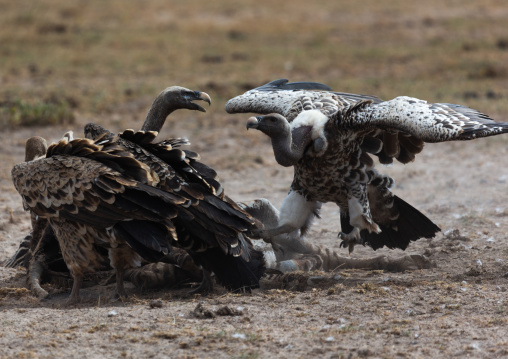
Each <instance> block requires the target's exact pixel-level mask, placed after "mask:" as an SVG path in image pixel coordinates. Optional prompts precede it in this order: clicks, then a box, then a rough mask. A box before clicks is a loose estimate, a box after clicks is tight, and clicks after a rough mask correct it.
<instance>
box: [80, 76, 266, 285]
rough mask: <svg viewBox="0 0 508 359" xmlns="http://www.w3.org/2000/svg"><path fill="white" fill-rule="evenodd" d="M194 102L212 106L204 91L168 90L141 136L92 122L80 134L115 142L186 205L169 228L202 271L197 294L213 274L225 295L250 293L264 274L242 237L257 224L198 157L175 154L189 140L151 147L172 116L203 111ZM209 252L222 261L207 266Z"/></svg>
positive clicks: (186, 152)
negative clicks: (210, 273)
mask: <svg viewBox="0 0 508 359" xmlns="http://www.w3.org/2000/svg"><path fill="white" fill-rule="evenodd" d="M196 100H202V101H206V102H208V103H211V100H210V97H209V96H208V95H207V94H206V93H204V92H200V91H192V90H189V89H186V88H184V87H180V86H172V87H168V88H166V89H165V90H164V91H162V92H161V93H160V94H159V95H158V96H157V98H156V99H155V100H154V102H153V104H152V106H151V107H150V109H149V111H148V113H147V116H146V119H145V122H144V124H143V126H142V130H141V131H138V132H135V131H133V130H125V131H123V132H122V133H120V134H118V135H114V134H112V133H111V132H109V131H108V130H106V129H104V128H103V127H102V126H100V125H97V124H92V123H91V124H88V125H86V126H85V135H86V137H88V138H92V139H96V138H98V137H99V136H106V137H108V138H111V139H115V141H116V143H117V144H118V145H119V146H121V147H122V148H124V149H125V151H127V152H129V153H131V154H132V155H133V156H134V158H136V159H137V160H138V161H140V162H142V163H143V164H145V165H147V166H148V167H149V168H150V169H151V170H152V171H154V172H155V173H156V174H157V176H158V178H159V183H158V184H157V188H160V189H162V190H165V191H169V192H174V193H178V195H180V196H182V197H184V198H186V199H188V200H189V201H190V203H191V205H190V206H189V207H187V208H185V209H183V208H181V209H180V212H179V215H178V216H177V217H176V218H174V220H173V223H174V224H175V228H176V231H177V233H178V238H179V247H180V248H184V249H185V250H187V251H188V253H189V254H190V255H191V257H192V258H193V259H194V261H195V262H196V263H197V264H199V265H202V266H203V270H204V273H203V282H202V283H201V285H200V286H199V287H198V288H197V289H196V291H207V290H210V289H211V281H210V278H209V273H208V272H209V271H210V270H211V271H213V272H214V273H215V274H216V278H217V280H218V282H219V283H220V284H222V285H224V286H225V287H226V288H228V289H230V290H240V289H249V288H254V287H257V286H258V283H259V278H260V277H261V275H262V274H263V271H264V262H263V258H262V253H260V252H259V251H256V250H254V248H253V246H252V243H251V242H250V240H249V239H248V238H247V237H246V233H248V232H251V231H252V230H254V229H255V228H256V226H255V225H256V223H257V222H256V221H255V220H254V219H253V218H252V217H251V216H250V215H249V214H248V213H247V212H245V211H243V210H242V209H241V208H240V207H239V206H238V205H237V204H236V203H235V202H234V201H233V200H231V199H230V198H229V197H227V196H226V195H225V194H224V190H223V188H222V185H221V184H220V182H219V178H218V176H217V173H216V172H215V171H214V170H213V169H212V168H210V167H208V166H207V165H205V164H203V163H202V162H200V161H199V159H200V158H199V155H198V154H197V153H195V152H193V151H189V150H183V149H180V147H181V146H182V145H188V144H190V143H189V141H188V140H186V139H183V138H172V139H167V140H164V141H161V142H159V143H155V142H154V140H155V137H156V136H157V132H158V131H160V130H161V128H162V126H163V125H164V123H165V121H166V118H167V116H168V115H169V114H171V113H172V112H173V111H176V110H178V109H189V110H198V111H202V112H205V109H203V108H202V107H201V106H199V105H197V104H196V103H194V102H193V101H196ZM211 252H216V255H217V256H223V261H222V262H221V261H217V260H214V261H212V262H210V258H211V256H210V253H211ZM179 258H183V257H181V256H180V257H179ZM177 264H179V263H177Z"/></svg>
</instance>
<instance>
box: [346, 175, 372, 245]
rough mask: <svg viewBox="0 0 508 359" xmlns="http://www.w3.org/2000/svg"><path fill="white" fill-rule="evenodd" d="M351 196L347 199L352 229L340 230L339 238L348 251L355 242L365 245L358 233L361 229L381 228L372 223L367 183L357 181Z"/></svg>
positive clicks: (370, 230)
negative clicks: (345, 231)
mask: <svg viewBox="0 0 508 359" xmlns="http://www.w3.org/2000/svg"><path fill="white" fill-rule="evenodd" d="M351 194H352V196H351V198H349V199H348V211H349V213H348V214H349V224H350V225H351V226H352V227H353V229H352V230H351V231H350V232H348V233H344V232H340V233H339V238H341V239H342V242H341V243H340V246H341V247H344V248H345V247H346V246H347V247H349V253H351V252H352V251H353V250H354V246H355V245H357V244H361V245H365V243H364V240H363V239H362V237H361V235H360V231H361V230H362V229H366V230H368V231H369V232H374V233H380V232H381V229H380V228H379V226H378V225H377V224H376V223H374V220H373V219H372V215H371V213H370V206H369V198H368V196H367V185H365V184H362V183H357V184H356V185H354V186H353V188H352V191H351ZM341 217H342V216H341Z"/></svg>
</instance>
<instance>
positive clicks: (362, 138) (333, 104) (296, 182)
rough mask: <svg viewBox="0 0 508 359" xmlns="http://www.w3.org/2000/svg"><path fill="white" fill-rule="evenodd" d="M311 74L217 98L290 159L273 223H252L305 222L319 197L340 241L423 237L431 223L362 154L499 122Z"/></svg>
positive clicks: (265, 233) (411, 154)
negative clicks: (332, 86) (383, 96)
mask: <svg viewBox="0 0 508 359" xmlns="http://www.w3.org/2000/svg"><path fill="white" fill-rule="evenodd" d="M323 88H326V86H325V85H321V86H320V85H319V84H315V83H309V84H307V85H305V83H296V84H287V80H285V79H281V80H276V81H273V82H270V83H268V84H266V85H263V86H261V87H259V88H256V89H253V90H250V91H247V92H245V93H244V94H242V95H239V96H237V97H234V98H232V99H231V100H229V101H228V102H227V103H226V106H225V109H226V111H227V112H229V113H246V112H253V113H257V114H262V115H264V116H258V117H251V118H249V120H248V121H247V129H249V128H255V129H257V130H260V131H262V132H264V133H265V134H266V135H268V136H270V138H271V140H272V146H273V150H274V154H275V158H276V160H277V162H278V163H279V164H281V165H282V166H294V170H295V173H294V179H293V183H292V184H291V188H290V192H289V195H288V196H287V197H286V199H285V200H284V202H283V204H282V208H281V211H280V218H279V224H278V226H277V227H276V228H274V229H269V230H258V231H257V235H259V236H260V237H263V238H270V237H273V236H276V235H278V234H281V233H288V232H291V231H294V230H298V229H305V228H306V227H307V226H308V223H309V219H311V218H312V217H313V216H314V214H315V213H316V212H317V210H318V209H319V204H320V202H334V203H336V204H337V205H338V206H339V207H340V209H341V214H340V217H341V227H342V232H341V233H340V234H339V236H340V237H341V239H342V240H343V242H342V243H341V244H342V245H343V246H348V247H349V250H350V251H352V250H353V248H354V245H355V244H364V245H365V244H368V245H370V246H371V247H372V248H374V249H377V248H380V247H383V246H387V247H389V248H401V249H405V248H406V247H407V246H408V244H409V243H410V241H414V240H417V239H419V238H422V237H425V238H431V237H434V236H435V234H436V233H437V232H438V231H439V228H438V227H437V226H436V225H435V224H434V223H432V221H430V220H429V219H428V218H427V217H425V216H424V215H423V214H422V213H420V212H419V211H418V210H416V209H415V208H413V207H412V206H410V205H409V204H407V203H406V202H404V201H403V200H402V199H400V198H399V197H397V196H395V195H393V193H392V192H391V190H390V189H391V188H392V186H393V183H394V181H393V179H392V178H390V177H388V176H385V175H382V174H380V173H378V171H377V170H376V169H375V168H374V161H373V160H372V158H371V157H370V155H369V154H373V155H375V156H377V157H378V158H379V160H380V162H381V163H383V164H387V163H391V162H392V161H393V159H394V158H395V159H397V160H398V161H400V162H402V163H408V162H411V161H413V160H414V158H415V155H416V154H417V153H419V152H420V151H422V149H423V145H424V142H442V141H452V140H469V139H474V138H478V137H486V136H493V135H497V134H502V133H506V132H508V123H501V122H495V121H493V120H492V119H490V118H489V117H488V116H487V115H484V114H482V113H480V112H478V111H476V110H473V109H470V108H468V107H464V106H460V105H454V104H443V103H427V102H426V101H422V100H419V99H416V98H410V97H397V98H395V99H393V100H390V101H382V100H380V99H378V98H377V97H374V96H365V95H355V94H347V93H340V92H333V91H328V90H326V89H325V90H323Z"/></svg>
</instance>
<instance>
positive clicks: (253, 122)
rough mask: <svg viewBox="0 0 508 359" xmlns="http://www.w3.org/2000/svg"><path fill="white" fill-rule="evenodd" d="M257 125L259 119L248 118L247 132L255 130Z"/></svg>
mask: <svg viewBox="0 0 508 359" xmlns="http://www.w3.org/2000/svg"><path fill="white" fill-rule="evenodd" d="M258 124H259V119H258V118H257V117H250V118H249V119H248V120H247V131H248V130H249V128H257V127H258Z"/></svg>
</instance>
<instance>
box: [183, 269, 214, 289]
mask: <svg viewBox="0 0 508 359" xmlns="http://www.w3.org/2000/svg"><path fill="white" fill-rule="evenodd" d="M202 275H203V279H201V283H199V285H198V286H197V287H196V288H194V289H193V290H191V291H190V292H189V294H191V295H194V294H201V295H206V294H209V293H211V292H212V291H213V279H212V274H211V273H210V272H209V271H207V270H206V269H203V270H202Z"/></svg>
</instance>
